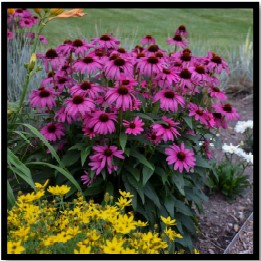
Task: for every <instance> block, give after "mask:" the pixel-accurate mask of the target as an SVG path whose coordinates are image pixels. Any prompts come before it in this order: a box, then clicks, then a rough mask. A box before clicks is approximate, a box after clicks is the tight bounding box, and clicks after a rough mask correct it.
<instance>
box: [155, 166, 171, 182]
mask: <svg viewBox="0 0 261 261" xmlns="http://www.w3.org/2000/svg"><path fill="white" fill-rule="evenodd" d="M155 173H156V174H158V176H160V177H161V179H162V183H163V185H165V183H166V181H167V180H168V174H167V173H166V171H165V170H164V169H163V168H159V167H156V168H155Z"/></svg>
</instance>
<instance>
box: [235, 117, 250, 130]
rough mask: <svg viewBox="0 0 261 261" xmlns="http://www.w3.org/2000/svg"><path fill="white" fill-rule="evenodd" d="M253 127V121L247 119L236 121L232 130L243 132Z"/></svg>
mask: <svg viewBox="0 0 261 261" xmlns="http://www.w3.org/2000/svg"><path fill="white" fill-rule="evenodd" d="M248 128H249V129H253V121H252V120H248V121H238V122H237V124H236V126H235V128H234V130H235V132H237V133H244V132H245V131H246V129H248Z"/></svg>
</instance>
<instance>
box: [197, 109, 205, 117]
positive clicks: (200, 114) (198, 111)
mask: <svg viewBox="0 0 261 261" xmlns="http://www.w3.org/2000/svg"><path fill="white" fill-rule="evenodd" d="M196 113H197V114H198V115H199V116H202V115H203V114H204V112H203V111H202V110H196Z"/></svg>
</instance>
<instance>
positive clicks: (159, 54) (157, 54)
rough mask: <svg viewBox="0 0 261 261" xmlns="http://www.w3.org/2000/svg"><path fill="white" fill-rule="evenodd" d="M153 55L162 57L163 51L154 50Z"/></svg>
mask: <svg viewBox="0 0 261 261" xmlns="http://www.w3.org/2000/svg"><path fill="white" fill-rule="evenodd" d="M155 55H156V57H159V58H161V57H163V53H162V52H160V51H158V52H156V53H155Z"/></svg>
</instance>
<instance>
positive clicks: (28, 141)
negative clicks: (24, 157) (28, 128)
mask: <svg viewBox="0 0 261 261" xmlns="http://www.w3.org/2000/svg"><path fill="white" fill-rule="evenodd" d="M14 133H16V134H18V135H20V136H21V137H22V138H23V139H24V141H25V142H26V143H27V144H28V145H30V146H32V144H31V142H30V140H28V139H27V137H26V136H25V135H24V134H23V132H22V131H14Z"/></svg>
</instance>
